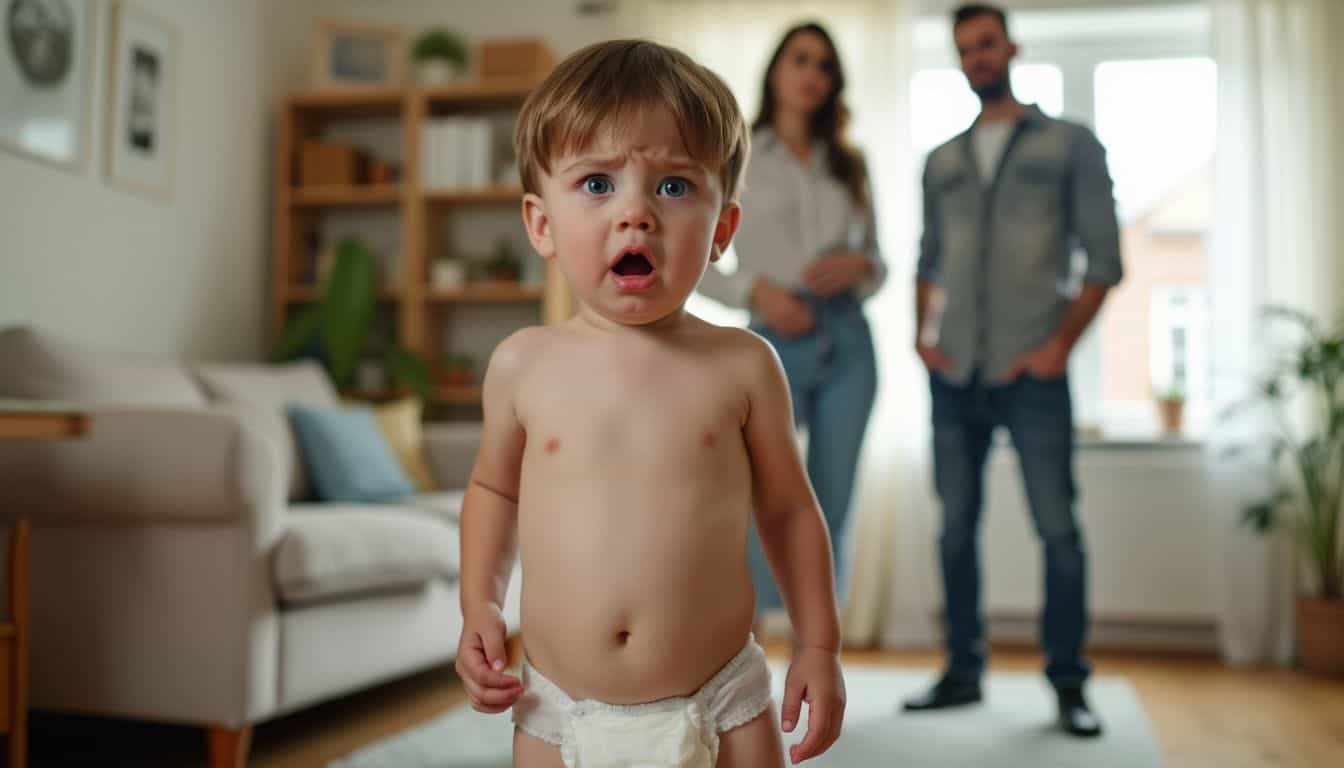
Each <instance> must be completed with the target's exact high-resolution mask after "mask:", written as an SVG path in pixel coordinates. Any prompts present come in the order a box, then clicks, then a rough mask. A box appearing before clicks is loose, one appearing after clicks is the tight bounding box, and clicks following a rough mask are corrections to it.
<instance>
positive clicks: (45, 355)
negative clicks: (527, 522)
mask: <svg viewBox="0 0 1344 768" xmlns="http://www.w3.org/2000/svg"><path fill="white" fill-rule="evenodd" d="M15 399H19V400H24V401H37V402H44V403H47V402H53V401H55V402H66V403H72V404H77V405H79V406H80V407H83V408H87V409H89V410H90V411H91V412H92V413H93V420H92V428H91V432H90V434H89V435H88V437H86V438H84V439H80V440H76V441H59V442H10V443H3V442H0V511H3V513H4V514H5V515H7V516H12V515H14V514H25V515H28V516H29V517H30V518H31V519H32V521H33V525H34V530H33V537H32V547H31V571H30V574H31V628H32V629H31V652H30V686H31V704H32V706H33V707H35V708H38V709H45V710H61V711H70V712H84V713H94V714H104V715H111V716H117V717H133V718H143V719H149V720H157V721H174V722H180V723H189V724H197V725H201V726H203V727H205V728H207V729H210V730H209V733H210V743H211V751H212V753H213V754H212V762H213V764H215V765H230V766H234V765H242V764H243V762H244V761H245V754H246V749H247V743H248V738H249V736H250V732H251V731H250V729H251V726H252V724H254V723H257V722H260V721H264V720H268V719H270V718H274V717H276V716H278V715H283V714H285V713H288V712H291V711H294V710H297V709H300V708H303V707H306V706H308V705H311V704H314V703H317V702H320V701H323V700H326V699H330V698H333V697H336V696H340V695H342V694H345V693H348V692H351V691H355V690H358V689H360V688H364V687H367V686H370V685H373V684H375V683H378V682H381V681H385V680H389V679H392V678H396V677H399V676H404V675H406V674H408V673H412V672H415V671H417V670H421V669H424V668H427V667H430V666H434V665H441V664H445V663H447V662H450V661H451V660H452V659H453V656H454V655H455V652H456V647H457V639H458V633H459V631H460V628H461V614H460V610H459V607H458V588H457V570H456V565H457V558H458V538H457V536H458V529H457V514H458V511H459V505H460V500H461V494H460V492H445V493H439V494H433V495H427V496H417V497H415V498H413V499H410V500H408V501H407V502H404V503H402V504H399V505H381V506H376V505H350V504H328V503H315V502H311V501H306V500H305V499H306V498H307V490H306V487H305V482H304V478H303V477H302V473H301V472H299V471H297V468H296V466H295V463H296V462H295V459H294V456H295V453H294V452H293V448H292V444H291V442H290V441H291V439H290V437H289V435H288V431H287V427H286V426H285V423H284V421H283V417H282V415H281V412H280V408H281V406H282V404H283V403H284V402H291V401H301V402H308V403H316V404H324V403H325V404H334V403H336V402H337V398H336V394H335V392H333V391H332V390H331V388H330V385H329V384H327V383H326V377H325V375H324V374H323V373H322V371H321V369H320V368H318V367H317V366H315V365H312V364H296V365H289V366H260V365H226V366H202V367H197V368H191V369H189V368H187V367H185V366H181V365H177V364H172V363H162V362H152V361H143V360H135V359H132V358H130V357H128V356H125V355H118V354H115V353H110V352H105V351H98V350H94V349H89V348H87V347H82V346H79V345H75V344H72V343H69V342H66V341H63V340H58V339H54V338H52V337H51V336H49V335H47V334H43V333H39V332H36V331H33V330H32V329H27V328H11V329H8V330H2V331H0V400H15ZM478 437H479V432H478V429H477V428H476V427H475V426H474V425H461V426H455V425H442V426H437V427H436V426H431V427H430V428H429V429H428V430H427V434H426V443H427V449H428V454H429V457H430V463H431V467H432V469H433V471H434V473H435V475H436V479H437V481H438V482H439V483H440V484H441V487H444V488H460V487H462V486H464V485H465V483H466V480H467V477H468V475H469V473H470V469H471V463H472V461H473V459H474V456H475V451H476V445H477V441H478ZM517 583H518V579H517V578H515V579H514V582H513V587H514V589H513V593H512V594H511V595H510V600H509V604H508V606H507V610H506V613H507V614H508V616H509V620H510V622H511V625H512V626H513V627H516V626H517Z"/></svg>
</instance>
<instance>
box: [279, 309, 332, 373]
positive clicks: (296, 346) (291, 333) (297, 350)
mask: <svg viewBox="0 0 1344 768" xmlns="http://www.w3.org/2000/svg"><path fill="white" fill-rule="evenodd" d="M321 327H322V306H321V305H320V304H309V305H308V306H306V307H304V308H303V309H301V310H299V311H298V312H296V313H295V314H294V315H293V316H292V317H290V319H289V322H288V323H286V324H285V329H284V331H283V332H282V333H281V334H280V342H279V343H278V344H276V346H275V349H274V350H273V351H272V352H271V359H272V360H275V361H277V362H279V361H284V360H293V359H294V358H296V357H298V356H299V355H300V354H302V353H303V352H304V351H305V350H307V349H308V348H309V346H310V345H311V344H312V343H313V341H314V340H315V339H317V334H318V330H319V329H320V328H321Z"/></svg>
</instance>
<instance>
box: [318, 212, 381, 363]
mask: <svg viewBox="0 0 1344 768" xmlns="http://www.w3.org/2000/svg"><path fill="white" fill-rule="evenodd" d="M377 284H378V268H377V265H376V264H375V263H374V260H373V256H372V255H371V254H370V253H369V251H368V250H367V249H366V248H365V247H364V245H363V244H362V243H361V242H360V241H359V240H357V239H354V238H350V239H347V240H343V241H341V242H340V243H339V244H338V245H337V246H336V259H335V261H334V263H333V264H332V267H331V274H330V276H329V277H328V278H327V284H326V286H325V287H324V290H323V295H322V340H323V343H324V344H325V346H326V351H327V364H328V366H329V367H330V369H331V378H332V380H333V381H335V382H336V385H337V386H338V387H346V386H349V385H350V382H351V381H352V380H353V379H354V375H355V364H356V362H357V361H358V359H359V353H360V351H361V350H362V349H363V348H364V341H365V339H366V338H367V337H368V334H369V324H370V323H371V322H372V321H373V311H374V303H375V295H374V294H375V292H376V290H377Z"/></svg>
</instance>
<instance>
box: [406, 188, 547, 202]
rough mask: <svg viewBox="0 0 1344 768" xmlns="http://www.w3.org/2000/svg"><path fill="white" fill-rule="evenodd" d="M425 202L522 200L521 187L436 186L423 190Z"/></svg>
mask: <svg viewBox="0 0 1344 768" xmlns="http://www.w3.org/2000/svg"><path fill="white" fill-rule="evenodd" d="M423 194H424V196H425V202H427V203H430V204H432V205H494V204H496V203H513V204H515V205H521V204H522V202H523V188H522V187H514V186H501V185H496V186H490V187H483V188H481V189H469V188H448V189H444V188H436V189H427V190H425V191H424V192H423Z"/></svg>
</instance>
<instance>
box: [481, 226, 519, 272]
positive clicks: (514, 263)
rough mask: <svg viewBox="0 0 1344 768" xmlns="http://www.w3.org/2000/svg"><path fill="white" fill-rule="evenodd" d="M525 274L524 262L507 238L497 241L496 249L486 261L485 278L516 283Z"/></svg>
mask: <svg viewBox="0 0 1344 768" xmlns="http://www.w3.org/2000/svg"><path fill="white" fill-rule="evenodd" d="M522 276H523V262H522V260H521V259H519V258H518V254H516V253H514V251H513V246H512V245H511V244H510V243H509V241H508V239H506V238H503V237H501V238H499V239H498V240H496V241H495V250H494V252H493V253H492V254H491V255H490V259H489V260H488V261H486V262H485V278H486V279H487V280H493V281H496V282H504V283H516V282H518V281H519V280H520V279H521V278H522Z"/></svg>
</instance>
